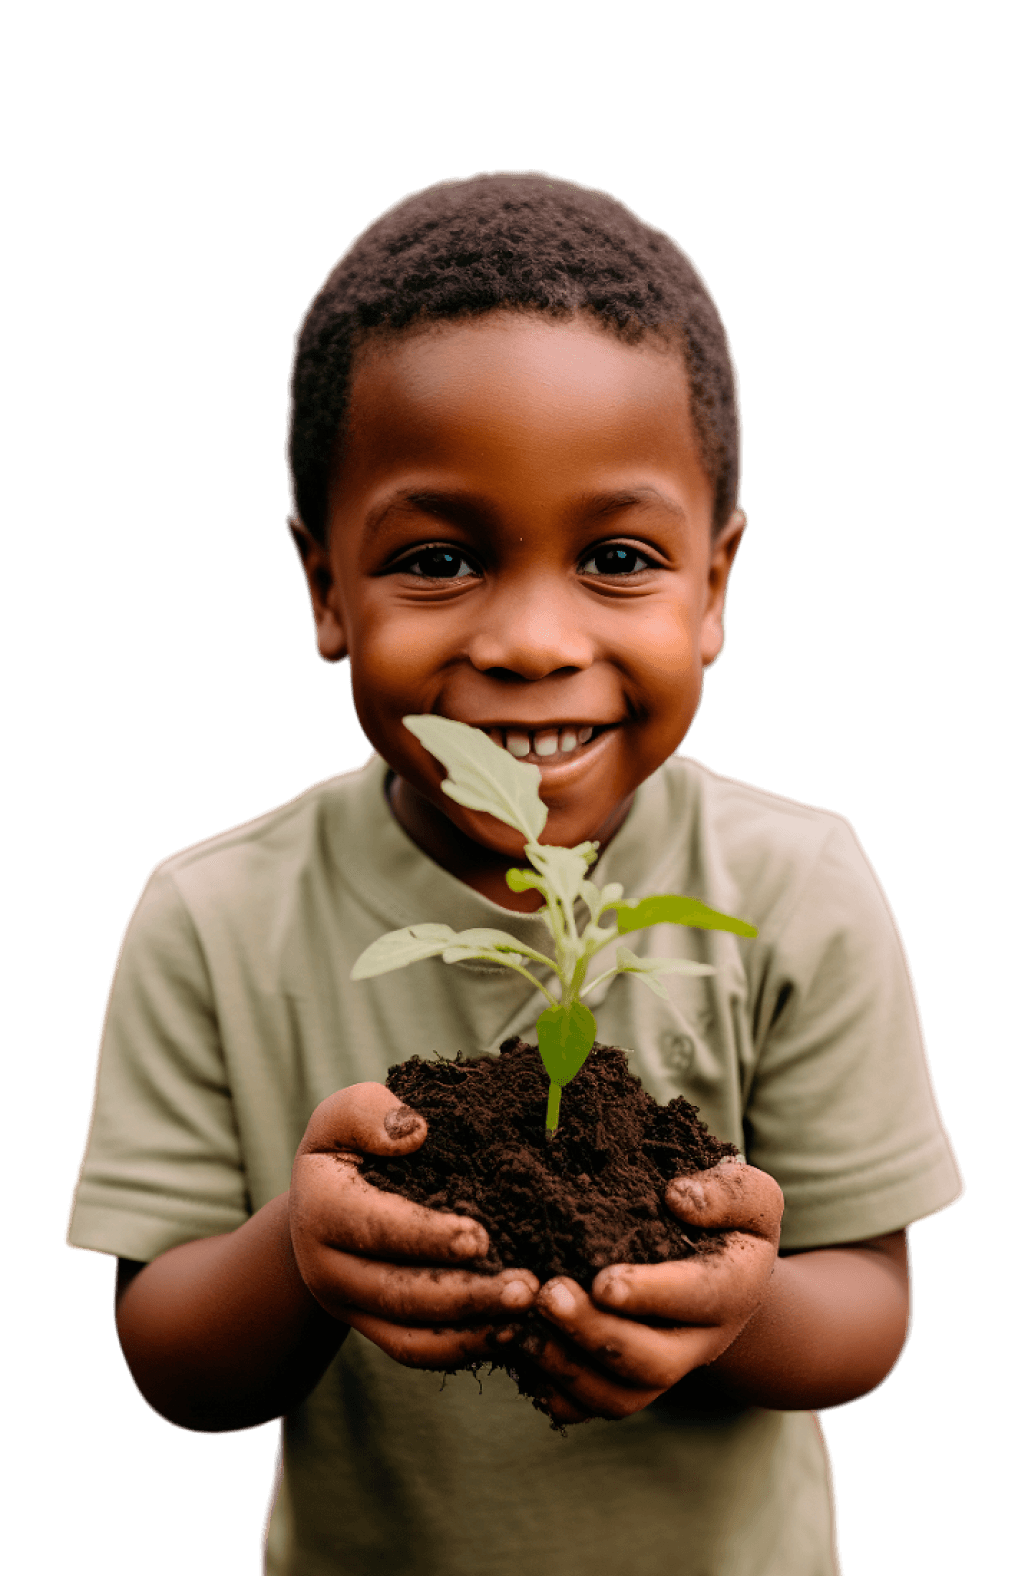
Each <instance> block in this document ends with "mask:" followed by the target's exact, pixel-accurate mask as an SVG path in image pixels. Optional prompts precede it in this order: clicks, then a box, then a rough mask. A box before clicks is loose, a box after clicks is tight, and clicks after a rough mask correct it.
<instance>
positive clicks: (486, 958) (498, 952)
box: [443, 942, 528, 968]
mask: <svg viewBox="0 0 1028 1576" xmlns="http://www.w3.org/2000/svg"><path fill="white" fill-rule="evenodd" d="M470 958H477V959H479V961H481V962H483V963H503V964H505V965H506V966H507V967H508V968H510V967H512V966H513V965H515V964H518V963H527V961H528V959H527V958H525V957H523V956H522V954H521V953H520V952H515V951H514V950H513V948H512V947H503V948H501V947H481V946H479V947H475V946H462V945H461V944H460V943H459V942H455V943H454V944H453V946H452V947H447V948H446V951H445V952H444V953H443V962H444V963H467V962H468V960H469V959H470Z"/></svg>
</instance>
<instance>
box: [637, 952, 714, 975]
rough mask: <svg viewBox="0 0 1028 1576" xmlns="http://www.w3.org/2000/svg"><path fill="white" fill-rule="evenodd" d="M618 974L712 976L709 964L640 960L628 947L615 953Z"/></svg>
mask: <svg viewBox="0 0 1028 1576" xmlns="http://www.w3.org/2000/svg"><path fill="white" fill-rule="evenodd" d="M615 957H616V958H617V966H618V972H619V973H621V974H693V975H702V974H713V973H715V972H716V970H715V969H714V966H713V964H711V963H695V962H694V961H693V959H692V958H640V957H637V956H636V954H635V953H634V952H632V951H630V950H629V948H628V947H618V949H617V952H616V953H615Z"/></svg>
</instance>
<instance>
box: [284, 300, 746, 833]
mask: <svg viewBox="0 0 1028 1576" xmlns="http://www.w3.org/2000/svg"><path fill="white" fill-rule="evenodd" d="M742 523H743V522H742V517H741V516H737V517H735V518H733V521H732V522H731V523H730V525H729V526H728V527H726V529H725V530H724V531H723V532H722V533H721V535H720V537H719V538H718V540H717V541H716V542H713V543H712V541H711V487H710V483H709V481H708V480H707V477H706V475H705V473H704V470H703V466H702V464H701V462H700V458H699V454H698V450H697V445H696V441H695V438H694V435H693V431H692V423H691V420H690V415H689V389H688V384H687V379H686V373H685V369H684V365H683V359H682V354H681V351H680V350H679V349H678V348H677V347H675V346H671V345H669V346H667V347H665V346H663V345H662V344H660V343H658V342H656V341H654V340H652V339H650V340H646V341H644V342H643V343H641V344H638V345H626V344H624V343H623V342H622V341H620V340H618V339H616V338H615V337H614V336H613V335H612V334H609V333H605V332H604V331H603V330H601V329H600V328H598V327H597V326H595V325H594V324H592V323H590V322H588V321H587V320H584V319H575V320H572V321H569V322H557V321H554V320H551V319H549V318H546V317H542V316H525V315H516V314H513V313H506V312H504V313H494V314H492V315H490V316H488V317H485V318H479V319H476V320H474V321H472V322H468V323H447V324H442V325H434V326H432V327H430V328H428V329H426V330H422V331H417V332H414V333H408V334H406V335H404V336H402V337H399V338H396V339H393V340H389V341H387V342H385V343H380V344H377V345H375V346H374V347H372V348H369V349H366V350H365V352H364V353H363V355H362V357H361V359H360V362H359V365H358V368H357V371H356V374H355V378H354V383H353V390H352V401H351V413H350V418H349V424H348V429H347V443H346V456H345V460H344V463H343V465H342V466H341V469H340V472H339V474H338V476H337V478H336V480H335V484H334V488H333V493H332V498H331V506H330V535H329V547H328V549H327V550H322V549H319V548H317V547H316V546H314V545H313V544H311V543H310V542H309V541H308V542H306V544H304V545H303V546H302V551H303V552H304V557H305V562H306V567H307V572H308V578H309V582H310V585H311V593H312V598H313V601H314V609H315V616H316V620H317V624H318V638H319V646H320V649H321V652H322V654H323V655H324V656H326V657H328V658H330V659H337V658H339V657H341V656H343V655H346V654H348V655H349V658H350V664H351V669H352V674H353V693H354V701H355V704H356V709H357V714H358V716H359V718H360V721H361V724H362V726H363V728H364V730H365V732H366V733H367V735H368V737H369V739H370V740H371V742H372V744H373V745H374V746H375V748H376V750H377V751H378V752H379V753H380V754H381V755H382V756H383V757H384V758H385V760H386V761H388V762H389V764H390V765H391V766H392V768H393V770H394V771H395V772H396V773H397V775H398V778H399V779H400V783H399V785H398V787H399V797H398V798H396V799H394V804H396V807H397V811H398V814H399V815H400V819H401V821H403V822H404V824H407V825H413V824H414V823H415V822H417V821H419V820H420V821H423V820H424V817H425V815H426V814H427V815H429V816H430V817H431V816H435V817H436V819H438V815H439V813H441V814H442V815H443V816H445V817H446V818H447V820H448V821H449V822H452V823H454V824H455V825H456V826H457V828H458V829H459V830H460V831H462V832H463V833H465V834H467V836H468V837H470V838H471V839H472V840H473V842H474V843H477V844H478V845H481V846H482V847H483V849H488V850H493V851H494V852H502V853H503V854H504V855H517V854H519V853H520V846H519V843H520V840H519V838H518V836H517V834H516V833H515V832H513V831H512V830H510V829H509V828H507V827H505V826H502V825H501V824H500V823H498V822H497V821H495V820H493V819H492V818H491V817H489V816H485V815H481V814H478V813H476V812H472V811H469V810H465V809H463V808H462V807H461V806H459V805H457V804H455V803H454V801H453V800H451V799H449V798H447V796H446V795H445V794H443V793H442V792H441V790H440V787H439V783H440V781H441V778H442V775H443V773H442V769H441V767H440V766H439V765H438V763H437V762H436V761H435V760H434V759H433V758H432V757H431V756H430V755H429V754H428V753H427V752H426V751H425V750H424V749H423V748H422V747H421V745H420V744H418V742H417V741H416V739H415V738H414V737H413V735H412V734H410V733H409V732H408V731H407V729H406V728H405V727H404V726H403V722H402V718H403V717H404V716H406V715H408V714H409V713H412V712H413V713H423V712H436V713H439V714H440V715H442V716H446V717H455V718H458V719H459V720H460V721H462V722H468V723H471V724H472V725H474V726H476V727H481V728H483V729H486V730H487V731H489V732H490V733H491V734H492V736H493V738H494V739H496V740H497V742H503V743H504V744H505V745H506V747H507V748H508V749H510V750H511V752H512V753H513V754H515V755H519V756H520V757H521V758H523V759H525V760H528V761H530V762H532V763H533V764H534V765H537V766H538V767H539V768H540V770H541V772H542V790H541V791H542V796H543V798H544V800H545V801H546V803H547V805H548V806H549V808H550V816H549V820H548V822H547V825H546V831H545V834H544V835H545V840H546V841H547V842H555V843H563V844H575V843H579V842H582V841H584V840H585V839H586V838H598V839H600V840H601V841H602V842H605V841H606V840H607V839H609V838H610V837H611V836H612V835H613V833H614V831H616V829H617V827H618V826H619V825H620V824H621V821H622V820H623V819H624V816H625V814H626V813H627V811H628V808H629V806H630V804H631V800H632V795H633V794H634V792H635V789H636V788H637V787H638V786H639V784H640V783H641V782H642V781H643V780H644V779H645V778H646V777H648V776H649V775H650V774H651V773H652V772H653V771H654V770H655V769H656V768H657V767H658V766H659V765H660V764H661V762H662V761H664V760H666V759H667V757H668V756H669V755H671V754H672V753H673V751H674V750H675V749H676V747H677V746H678V744H679V743H680V742H681V740H682V739H683V737H684V736H685V733H686V730H687V729H688V727H689V724H690V723H691V721H692V719H693V716H694V714H695V711H696V708H697V705H698V703H699V699H700V691H701V687H702V675H703V669H704V668H705V667H706V665H707V664H708V663H709V662H712V661H713V659H714V658H715V657H716V656H717V654H718V652H719V650H720V649H721V643H722V638H723V632H722V610H723V605H724V595H725V586H726V582H727V578H728V572H729V569H730V567H731V563H732V559H733V556H734V553H735V549H736V547H737V545H738V541H739V537H740V535H741V532H742ZM582 740H584V741H585V742H579V741H582ZM425 801H427V804H426V802H425ZM432 807H434V809H433V808H432Z"/></svg>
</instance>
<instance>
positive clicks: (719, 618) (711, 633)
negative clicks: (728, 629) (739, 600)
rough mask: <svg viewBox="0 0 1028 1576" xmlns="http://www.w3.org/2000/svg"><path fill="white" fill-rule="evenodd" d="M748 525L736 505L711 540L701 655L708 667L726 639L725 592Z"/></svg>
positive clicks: (701, 633)
mask: <svg viewBox="0 0 1028 1576" xmlns="http://www.w3.org/2000/svg"><path fill="white" fill-rule="evenodd" d="M745 529H746V516H745V515H744V514H743V512H742V510H741V509H736V510H735V511H734V512H733V513H732V514H731V516H730V517H729V519H728V520H727V521H726V523H725V525H724V527H723V528H722V530H721V531H720V532H719V534H718V535H717V536H716V537H715V538H714V541H713V542H712V543H711V548H710V569H709V572H708V575H707V605H706V608H705V609H704V613H703V626H702V629H701V631H700V656H701V657H702V659H703V666H704V667H705V668H706V667H709V666H710V664H711V663H712V662H713V661H714V659H715V657H717V656H718V655H719V654H720V651H721V647H722V646H723V645H724V643H725V596H726V594H727V591H728V576H729V574H730V573H731V569H732V565H733V564H734V562H735V555H736V553H737V552H738V551H739V543H740V542H741V541H742V533H743V532H744V531H745Z"/></svg>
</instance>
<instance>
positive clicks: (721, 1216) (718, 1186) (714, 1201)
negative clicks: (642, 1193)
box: [665, 1160, 785, 1251]
mask: <svg viewBox="0 0 1028 1576" xmlns="http://www.w3.org/2000/svg"><path fill="white" fill-rule="evenodd" d="M665 1196H666V1199H667V1206H668V1208H669V1209H670V1210H671V1211H672V1213H673V1214H675V1215H677V1216H678V1218H679V1220H684V1221H686V1222H687V1223H688V1224H689V1225H692V1226H707V1227H710V1228H712V1229H713V1230H715V1231H748V1232H750V1233H751V1234H752V1235H754V1236H758V1237H764V1238H765V1239H766V1240H767V1241H768V1242H774V1244H775V1249H776V1251H777V1248H778V1235H779V1232H780V1230H781V1225H782V1211H783V1210H784V1208H785V1200H784V1198H783V1197H782V1190H781V1188H780V1187H779V1186H778V1183H777V1182H776V1181H775V1179H774V1177H770V1176H768V1174H767V1172H766V1171H758V1170H757V1168H756V1166H748V1165H746V1164H744V1163H743V1162H740V1161H724V1160H723V1161H722V1162H721V1164H720V1165H717V1166H714V1167H712V1168H711V1170H709V1171H695V1172H693V1173H691V1174H690V1175H689V1176H683V1177H676V1178H675V1179H674V1181H673V1182H669V1183H668V1188H667V1193H666V1195H665Z"/></svg>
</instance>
